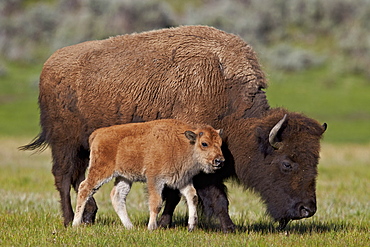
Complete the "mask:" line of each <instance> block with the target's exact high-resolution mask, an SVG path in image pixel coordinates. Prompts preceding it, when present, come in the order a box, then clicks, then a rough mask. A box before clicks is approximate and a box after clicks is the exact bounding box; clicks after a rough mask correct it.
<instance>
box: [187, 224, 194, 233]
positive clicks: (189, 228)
mask: <svg viewBox="0 0 370 247" xmlns="http://www.w3.org/2000/svg"><path fill="white" fill-rule="evenodd" d="M194 229H195V225H194V224H191V225H190V224H189V226H188V232H192V231H194Z"/></svg>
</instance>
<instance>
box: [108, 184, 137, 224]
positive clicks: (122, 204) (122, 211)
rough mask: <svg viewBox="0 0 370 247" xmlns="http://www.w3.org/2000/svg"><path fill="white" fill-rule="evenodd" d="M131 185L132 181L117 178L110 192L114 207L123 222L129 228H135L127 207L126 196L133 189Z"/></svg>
mask: <svg viewBox="0 0 370 247" xmlns="http://www.w3.org/2000/svg"><path fill="white" fill-rule="evenodd" d="M131 185H132V183H131V181H129V180H127V179H125V178H122V177H120V178H117V180H116V182H115V185H114V187H113V189H112V191H111V193H110V198H111V201H112V205H113V208H114V210H115V211H116V213H117V214H118V216H119V218H120V219H121V221H122V224H123V225H124V226H125V227H126V228H127V229H131V228H133V225H132V223H131V221H130V218H129V217H128V214H127V209H126V197H127V195H128V193H129V192H130V190H131Z"/></svg>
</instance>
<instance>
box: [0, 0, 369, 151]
mask: <svg viewBox="0 0 370 247" xmlns="http://www.w3.org/2000/svg"><path fill="white" fill-rule="evenodd" d="M369 23H370V0H356V1H351V0H325V1H319V0H310V1H307V0H286V1H285V0H263V1H260V0H188V1H180V0H178V1H171V0H163V1H160V0H142V1H134V0H112V1H105V0H44V1H36V0H23V1H22V0H1V2H0V137H3V138H7V137H22V138H23V137H26V138H28V137H29V138H32V137H34V136H36V135H37V134H38V132H39V126H38V121H39V119H38V116H39V112H38V107H37V96H38V76H39V74H40V71H41V68H42V64H43V62H44V61H45V60H46V59H47V58H48V57H49V56H50V55H51V54H52V53H53V52H54V51H55V50H56V49H58V48H61V47H63V46H67V45H71V44H75V43H79V42H82V41H86V40H92V39H103V38H107V37H110V36H115V35H120V34H126V33H132V32H141V31H146V30H152V29H158V28H164V27H171V26H178V25H190V24H202V25H210V26H214V27H216V28H219V29H222V30H224V31H227V32H231V33H235V34H238V35H239V36H241V37H242V38H243V39H244V40H245V41H246V42H248V43H250V44H251V45H252V46H253V48H254V49H255V51H256V52H257V54H258V56H259V59H260V63H261V64H262V66H263V68H264V71H265V73H266V75H267V77H268V80H269V85H270V86H269V88H268V89H267V97H268V100H269V102H270V105H271V106H272V107H276V106H284V107H286V108H288V109H289V110H292V111H299V112H303V113H305V114H306V115H308V116H309V117H312V118H315V119H317V120H319V121H320V122H327V123H328V125H329V127H328V130H327V132H326V133H325V138H324V142H330V143H359V144H365V143H369V142H370V25H369Z"/></svg>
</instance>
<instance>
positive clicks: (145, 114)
mask: <svg viewBox="0 0 370 247" xmlns="http://www.w3.org/2000/svg"><path fill="white" fill-rule="evenodd" d="M266 87H267V83H266V79H265V76H264V73H263V72H262V70H261V67H260V65H259V63H258V60H257V57H256V55H255V53H254V51H253V50H252V48H251V47H250V46H249V45H248V44H246V43H245V42H244V41H243V40H242V39H241V38H239V37H238V36H236V35H233V34H229V33H226V32H223V31H220V30H217V29H215V28H212V27H207V26H182V27H178V28H170V29H162V30H156V31H150V32H144V33H138V34H130V35H122V36H116V37H111V38H109V39H106V40H99V41H88V42H84V43H80V44H76V45H72V46H69V47H65V48H62V49H60V50H58V51H56V52H55V53H54V54H53V55H52V56H51V57H50V58H49V59H48V60H47V61H46V63H45V64H44V67H43V69H42V72H41V76H40V84H39V91H40V92H39V107H40V125H41V129H42V131H41V132H40V134H39V136H38V137H37V138H35V140H34V141H33V142H32V143H30V144H28V145H26V146H24V147H23V149H29V150H33V149H39V148H44V147H45V146H46V145H48V146H49V147H50V148H51V153H52V158H53V167H52V173H53V175H54V178H55V185H56V188H57V189H58V191H59V193H60V198H61V205H62V211H63V217H64V224H65V225H67V224H68V223H70V222H71V221H72V220H73V216H74V214H73V210H72V205H71V197H70V189H71V186H72V187H73V188H74V189H75V190H77V189H78V186H79V184H80V182H81V181H83V180H84V178H85V171H86V168H87V166H88V162H89V143H88V139H89V135H90V134H91V133H92V132H93V131H94V130H95V129H97V128H101V127H106V126H111V125H116V124H122V123H130V122H141V121H150V120H155V119H161V118H174V119H181V120H183V121H186V122H188V123H204V124H209V125H211V126H213V127H215V128H216V129H221V128H222V129H224V130H225V131H224V134H225V136H226V138H227V140H226V141H225V142H224V145H223V152H224V155H225V156H227V158H226V159H227V162H226V163H225V165H224V167H223V168H222V169H220V170H219V171H217V172H216V173H214V174H203V173H200V174H199V175H197V176H196V177H194V179H193V183H194V187H195V188H196V190H197V193H198V196H199V201H200V204H201V205H202V206H203V210H204V213H205V215H210V216H211V215H213V216H215V217H217V218H218V219H219V220H220V223H221V228H222V230H223V231H232V230H233V229H234V227H235V225H234V224H233V222H232V220H231V219H230V216H229V214H228V204H229V202H228V199H227V194H226V187H225V185H224V183H223V181H224V180H225V179H226V178H228V177H232V176H234V177H237V178H238V179H239V181H240V182H241V183H242V184H244V185H245V186H246V187H247V188H251V189H253V190H254V191H256V192H259V193H260V194H261V196H262V198H263V200H264V202H265V203H266V205H267V210H268V212H269V213H270V214H271V215H272V216H273V218H274V219H275V220H278V221H280V223H281V226H285V225H286V223H287V222H288V221H289V220H291V219H300V218H304V217H309V216H311V215H313V214H314V213H315V209H316V205H315V202H316V199H315V178H316V169H317V162H318V160H317V159H318V153H319V139H320V137H321V134H322V133H323V132H324V129H323V127H321V126H320V125H319V124H318V123H317V122H315V121H313V120H311V119H309V118H306V117H303V116H300V115H297V114H293V113H292V114H291V113H288V112H286V113H284V114H287V117H286V120H285V121H284V124H283V125H282V126H281V128H279V130H280V131H278V132H277V135H275V136H276V138H277V140H279V142H278V143H283V145H277V144H276V145H275V144H274V145H271V143H270V142H269V138H268V134H269V133H270V131H271V130H272V129H273V127H274V125H275V124H277V123H278V122H279V121H280V119H282V118H283V115H281V114H277V113H276V112H275V111H274V110H270V107H269V104H268V102H267V100H266V97H265V93H264V91H263V89H264V88H266ZM275 113H276V114H275ZM276 115H278V117H277V118H276ZM298 116H300V117H299V118H298ZM249 118H252V119H253V123H254V124H251V122H250V120H249ZM249 125H250V126H251V128H252V129H253V128H254V129H253V131H252V132H251V129H250V128H249ZM275 129H276V128H275ZM251 133H254V134H255V135H253V134H251ZM280 146H281V148H280ZM257 147H258V148H257ZM276 147H279V148H276ZM284 165H286V166H287V168H284V167H283V166H284ZM289 165H290V166H292V169H291V170H292V171H291V172H288V170H289V169H290V168H289ZM306 175H307V176H306ZM265 176H267V177H265ZM163 197H164V199H165V201H166V204H165V208H164V210H163V213H162V217H161V219H160V224H161V225H162V226H168V225H169V224H170V223H171V217H172V213H173V210H174V208H175V207H176V205H177V203H178V202H179V200H180V197H179V192H178V191H174V190H171V189H166V188H165V190H164V192H163ZM96 212H97V206H96V203H95V201H94V199H93V197H91V199H90V200H89V201H88V202H87V205H86V208H85V211H84V214H83V221H84V222H86V223H88V222H93V221H94V219H95V215H96Z"/></svg>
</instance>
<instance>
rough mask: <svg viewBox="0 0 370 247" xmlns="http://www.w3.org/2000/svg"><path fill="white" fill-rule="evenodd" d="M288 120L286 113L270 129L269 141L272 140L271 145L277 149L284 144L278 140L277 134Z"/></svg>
mask: <svg viewBox="0 0 370 247" xmlns="http://www.w3.org/2000/svg"><path fill="white" fill-rule="evenodd" d="M285 120H286V114H285V115H284V117H283V118H282V119H281V120H280V121H279V122H278V123H277V124H276V125H275V126H274V127H273V128H272V129H271V131H270V134H269V142H270V145H271V146H272V147H273V148H275V149H279V148H280V147H281V145H282V143H281V142H278V141H277V139H276V136H277V134H278V132H279V130H280V128H281V126H282V125H283V123H284V122H285Z"/></svg>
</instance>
